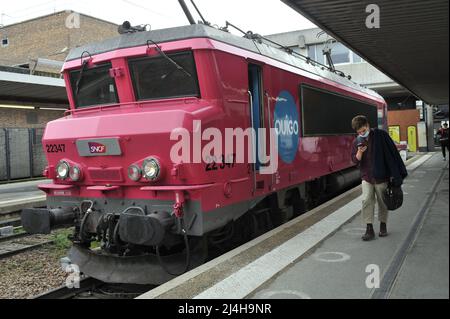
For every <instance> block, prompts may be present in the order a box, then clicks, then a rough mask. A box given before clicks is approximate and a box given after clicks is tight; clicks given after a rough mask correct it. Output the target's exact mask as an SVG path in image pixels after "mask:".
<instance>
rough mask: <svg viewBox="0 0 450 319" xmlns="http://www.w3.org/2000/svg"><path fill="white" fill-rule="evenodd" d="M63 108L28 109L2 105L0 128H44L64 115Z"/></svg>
mask: <svg viewBox="0 0 450 319" xmlns="http://www.w3.org/2000/svg"><path fill="white" fill-rule="evenodd" d="M63 115H64V111H61V110H55V111H53V110H28V109H13V108H2V107H0V128H43V127H45V125H46V124H47V123H48V122H50V121H53V120H55V119H58V118H60V117H63Z"/></svg>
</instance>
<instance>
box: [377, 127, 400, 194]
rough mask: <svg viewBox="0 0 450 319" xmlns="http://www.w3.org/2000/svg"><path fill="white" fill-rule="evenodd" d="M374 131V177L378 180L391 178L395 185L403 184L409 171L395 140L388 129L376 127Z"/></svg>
mask: <svg viewBox="0 0 450 319" xmlns="http://www.w3.org/2000/svg"><path fill="white" fill-rule="evenodd" d="M373 132H374V134H373V141H372V143H373V148H372V149H373V156H372V161H373V162H372V168H373V177H374V178H375V179H377V180H391V181H392V185H393V186H401V185H402V184H403V179H405V177H406V176H408V171H407V170H406V167H405V164H404V163H403V160H402V158H401V156H400V154H399V152H398V150H397V147H396V146H395V144H394V141H392V139H391V137H390V136H389V134H388V133H387V132H386V131H383V130H380V129H377V128H375V129H374V130H373Z"/></svg>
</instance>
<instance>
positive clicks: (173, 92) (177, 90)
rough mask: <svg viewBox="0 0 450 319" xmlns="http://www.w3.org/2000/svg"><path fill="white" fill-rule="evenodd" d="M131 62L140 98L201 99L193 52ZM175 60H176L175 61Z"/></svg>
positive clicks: (133, 79)
mask: <svg viewBox="0 0 450 319" xmlns="http://www.w3.org/2000/svg"><path fill="white" fill-rule="evenodd" d="M167 56H168V57H169V58H167V57H164V56H162V55H160V56H156V57H145V58H138V59H133V60H130V61H129V66H130V72H131V79H132V81H133V87H134V92H135V95H136V99H137V100H139V101H141V100H153V99H164V98H176V97H187V96H197V97H198V96H200V90H199V87H198V81H197V72H196V69H195V62H194V56H193V55H192V52H179V53H172V54H167ZM171 60H172V61H171Z"/></svg>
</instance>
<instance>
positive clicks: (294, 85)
mask: <svg viewBox="0 0 450 319" xmlns="http://www.w3.org/2000/svg"><path fill="white" fill-rule="evenodd" d="M63 74H64V79H65V82H66V87H67V94H68V97H69V102H70V110H68V111H67V112H66V115H65V116H64V117H63V118H61V119H58V120H56V121H52V122H50V123H48V125H47V128H46V130H45V135H44V137H43V145H44V149H45V151H46V156H47V160H48V166H47V168H46V170H45V175H46V176H47V177H48V178H50V179H52V183H50V184H44V185H40V186H39V188H40V189H41V190H43V191H45V192H46V194H47V208H46V209H25V210H24V211H23V212H22V220H23V225H24V227H25V228H26V229H27V230H28V231H29V232H32V233H48V232H50V230H51V229H52V228H55V227H58V226H61V225H71V226H74V233H73V235H72V236H71V239H72V241H73V247H72V248H71V250H70V253H69V257H70V259H71V262H72V263H74V264H77V265H78V266H79V267H80V270H81V271H82V272H83V273H84V274H86V275H89V276H92V277H94V278H97V279H100V280H103V281H105V282H116V283H140V284H144V283H145V284H160V283H163V282H165V281H167V280H170V279H171V278H173V277H174V276H176V275H178V274H180V273H182V272H184V271H186V270H187V269H191V268H193V267H196V266H198V265H200V264H201V263H203V262H205V260H206V259H207V253H208V249H209V248H211V247H212V246H218V247H221V248H224V247H227V248H230V247H233V245H237V244H238V243H240V242H242V241H245V240H249V239H251V238H254V237H256V236H258V235H260V234H261V233H263V232H265V231H267V230H268V229H271V228H273V227H276V226H277V225H280V224H281V223H283V222H285V221H287V220H289V219H291V218H293V217H295V216H297V215H299V214H301V213H303V212H305V211H306V210H307V209H309V208H311V207H314V205H317V204H318V203H320V202H321V201H322V200H323V199H324V198H327V196H331V195H333V194H335V193H336V192H338V191H339V190H342V189H344V188H346V187H349V186H350V185H353V184H354V183H355V181H358V179H359V172H358V171H357V170H355V167H354V164H353V163H352V162H351V159H350V150H351V144H352V141H353V139H354V134H353V132H352V129H351V119H352V118H353V117H354V116H356V115H358V114H364V115H366V116H367V117H368V118H369V120H370V122H371V124H372V125H373V126H376V125H378V126H379V127H382V128H386V115H387V114H386V112H387V106H386V103H385V101H384V100H383V98H382V97H380V96H379V95H378V94H377V93H375V92H373V91H371V90H368V89H366V88H363V87H361V86H359V85H357V84H355V83H354V82H352V81H350V80H349V79H347V78H345V77H343V76H342V75H340V74H337V73H336V72H331V71H330V70H329V69H328V68H325V67H323V66H321V65H319V64H317V63H315V62H314V61H310V60H309V59H302V58H299V57H296V56H295V55H292V53H291V52H286V50H281V49H278V48H275V47H273V46H271V45H268V44H266V42H264V41H258V39H255V38H252V37H239V36H235V35H232V34H230V33H228V32H225V31H223V30H219V29H216V28H213V27H210V26H207V25H202V24H195V25H190V26H184V27H177V28H171V29H164V30H155V31H149V32H147V31H144V32H134V33H128V34H122V35H120V36H119V37H117V38H114V39H110V40H107V41H105V42H102V43H95V44H91V45H87V46H85V47H81V48H76V49H74V50H72V52H71V53H70V54H69V56H68V58H67V61H66V62H65V64H64V68H63ZM249 128H251V129H252V130H249V131H247V132H249V133H248V134H244V139H243V144H242V145H241V146H243V147H241V148H240V149H239V147H238V146H239V143H237V142H236V143H235V144H234V145H232V146H231V147H226V146H229V144H230V141H229V139H228V140H227V137H230V136H231V137H233V138H234V139H233V138H232V139H231V141H236V139H238V138H239V136H238V134H237V133H240V132H243V131H245V130H247V129H249ZM254 132H257V133H254ZM261 132H262V133H265V136H266V137H270V136H273V135H274V134H275V139H276V145H277V147H276V149H275V150H276V152H277V153H276V154H275V157H274V156H273V155H274V154H272V157H271V159H270V160H269V161H263V160H261V159H260V158H259V156H255V154H260V153H263V154H268V153H269V152H270V150H272V149H273V147H272V145H271V144H273V143H271V140H270V138H263V137H264V134H259V133H261ZM230 134H231V135H230ZM233 134H234V135H233ZM217 135H219V136H217ZM213 139H216V141H215V142H216V144H215V145H222V148H221V150H217V147H214V148H212V147H210V143H211V142H212V140H213ZM241 142H242V141H241ZM231 144H233V143H231ZM242 149H243V150H244V151H242ZM248 150H251V151H250V152H248ZM199 153H200V154H199ZM242 153H244V154H242ZM274 162H276V163H277V165H275V166H274V165H272V164H274ZM271 165H272V168H274V169H272V170H269V169H268V167H269V166H271ZM94 242H97V243H98V244H99V245H94ZM94 246H99V247H97V248H93V247H94Z"/></svg>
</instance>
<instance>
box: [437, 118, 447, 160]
mask: <svg viewBox="0 0 450 319" xmlns="http://www.w3.org/2000/svg"><path fill="white" fill-rule="evenodd" d="M436 135H437V136H438V137H439V143H441V149H442V156H443V157H444V161H445V160H447V157H446V154H445V148H447V151H448V150H449V149H448V124H447V123H444V125H442V127H441V128H440V129H439V131H438V132H437V134H436ZM449 152H450V151H449Z"/></svg>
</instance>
